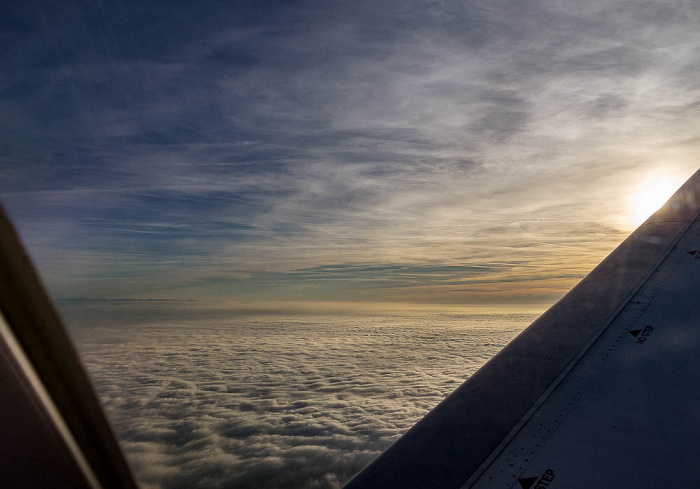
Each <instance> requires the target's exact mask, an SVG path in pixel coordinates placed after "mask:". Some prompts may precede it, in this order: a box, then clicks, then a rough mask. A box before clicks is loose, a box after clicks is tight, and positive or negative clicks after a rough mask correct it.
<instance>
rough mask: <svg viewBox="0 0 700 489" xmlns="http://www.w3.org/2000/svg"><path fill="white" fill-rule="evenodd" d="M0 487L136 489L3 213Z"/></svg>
mask: <svg viewBox="0 0 700 489" xmlns="http://www.w3.org/2000/svg"><path fill="white" fill-rule="evenodd" d="M0 486H2V487H7V488H18V489H19V488H28V489H29V488H32V489H33V488H71V489H117V488H119V489H136V484H135V483H134V480H133V478H132V476H131V474H130V472H129V469H128V467H127V465H126V462H125V460H124V457H123V455H122V453H121V451H120V449H119V446H118V444H117V442H116V439H115V437H114V435H113V434H112V431H111V428H110V427H109V424H108V423H107V420H106V418H105V416H104V414H103V411H102V408H101V407H100V404H99V402H98V400H97V397H96V395H95V394H94V392H93V390H92V387H91V385H90V382H89V380H88V377H87V375H86V374H85V371H84V370H83V368H82V366H81V364H80V361H79V359H78V356H77V354H76V352H75V350H74V349H73V346H72V344H71V342H70V340H69V338H68V335H67V334H66V331H65V329H64V328H63V326H62V324H61V321H60V319H59V317H58V314H57V313H56V311H55V310H54V308H53V306H52V305H51V301H50V300H49V299H48V297H47V295H46V293H45V291H44V290H43V288H42V286H41V284H40V283H39V279H38V277H37V275H36V273H35V272H34V269H33V267H32V266H31V263H30V261H29V258H28V257H27V256H26V254H25V253H24V251H23V248H22V246H21V244H20V242H19V240H18V238H17V235H16V233H15V231H14V229H13V228H12V225H11V224H10V222H9V220H8V219H7V217H6V216H5V214H4V212H3V210H2V208H0Z"/></svg>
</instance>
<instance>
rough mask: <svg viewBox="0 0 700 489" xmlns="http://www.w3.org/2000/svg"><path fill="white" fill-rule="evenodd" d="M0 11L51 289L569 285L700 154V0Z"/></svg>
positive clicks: (192, 292)
mask: <svg viewBox="0 0 700 489" xmlns="http://www.w3.org/2000/svg"><path fill="white" fill-rule="evenodd" d="M3 9H4V11H3V14H2V32H3V40H4V45H5V46H6V48H5V49H4V50H3V53H2V55H1V56H2V57H3V63H2V68H1V69H2V76H1V77H0V111H1V112H0V137H1V138H2V141H3V148H2V151H1V153H0V198H2V199H3V202H4V203H5V205H6V206H7V207H8V210H9V211H10V213H11V215H12V217H13V218H14V219H15V221H16V222H17V224H18V226H19V228H20V230H21V232H22V235H23V237H24V239H25V241H26V242H27V243H28V245H29V247H30V250H31V252H32V254H33V255H34V257H35V258H36V259H37V261H38V262H39V265H40V269H41V271H42V274H43V276H44V278H45V279H46V281H47V282H48V285H49V288H50V289H51V291H52V293H53V294H54V296H56V297H86V298H90V297H112V298H115V297H116V298H123V297H131V298H149V297H169V298H198V299H205V298H220V299H227V300H328V301H339V300H340V301H342V300H363V301H364V300H386V301H410V302H451V303H462V302H464V303H480V302H528V301H544V302H547V301H552V300H554V299H555V298H556V297H558V296H560V295H561V294H562V293H563V292H565V291H566V290H567V289H568V288H569V287H570V286H571V285H573V284H574V283H575V282H576V281H577V280H578V279H579V278H580V277H581V276H583V275H584V274H585V273H586V272H587V271H588V270H589V269H590V268H591V267H592V266H594V265H595V264H596V263H597V262H598V261H599V260H600V259H601V258H602V257H604V256H605V254H606V253H608V252H609V251H611V250H612V249H613V248H614V247H615V245H616V244H617V243H619V242H620V241H621V240H622V239H623V238H624V236H625V235H626V234H628V233H629V232H630V231H631V230H632V229H633V228H634V226H635V225H636V224H637V223H638V222H639V220H643V219H644V218H645V216H643V214H646V213H647V212H648V210H649V209H644V210H642V208H641V205H636V207H635V204H630V202H631V199H632V200H633V199H634V195H636V194H637V192H639V191H640V189H642V188H644V186H645V185H647V182H648V181H649V180H648V179H649V176H650V175H654V174H655V172H659V171H661V170H663V171H662V173H663V174H664V175H665V177H664V178H667V179H669V180H668V181H669V182H671V183H670V185H676V182H678V183H680V182H682V181H684V180H685V179H686V178H687V177H689V176H690V175H691V174H692V173H693V172H694V170H695V169H696V168H697V166H698V145H699V143H700V129H699V128H700V124H699V122H700V121H699V120H698V119H699V118H700V115H699V114H700V113H699V112H698V110H697V107H698V104H699V103H700V83H698V80H700V59H699V58H700V54H698V53H700V49H699V48H700V35H699V34H698V29H697V25H698V20H699V19H700V6H698V4H697V3H696V2H691V1H671V2H669V1H658V2H655V1H650V2H644V3H639V2H632V1H593V2H586V3H585V4H582V3H581V2H574V1H526V2H522V1H518V2H506V1H495V2H493V1H489V2H427V1H426V2H415V1H372V2H363V1H360V2H351V3H347V2H235V3H234V4H231V3H230V2H221V3H219V2H213V1H212V2H203V3H201V2H198V3H197V4H196V5H195V4H190V3H187V2H183V3H181V4H180V3H177V2H168V3H167V4H163V5H158V4H143V3H142V2H133V3H131V2H106V3H100V2H94V3H86V4H72V5H67V6H65V5H63V4H62V5H61V7H60V8H59V7H56V8H55V9H54V8H52V7H49V6H44V7H42V8H39V9H33V8H32V9H30V8H29V7H25V6H24V4H22V3H19V2H15V3H14V4H10V5H9V6H5V7H3ZM669 188H670V187H669ZM654 192H655V194H656V193H658V195H661V193H663V194H664V195H666V193H667V190H664V191H663V192H661V191H660V190H659V191H656V190H655V191H654ZM642 200H644V201H645V202H646V201H650V200H651V199H649V198H646V197H642Z"/></svg>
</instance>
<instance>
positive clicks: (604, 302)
mask: <svg viewBox="0 0 700 489" xmlns="http://www.w3.org/2000/svg"><path fill="white" fill-rule="evenodd" d="M699 207H700V171H699V172H697V173H696V174H695V175H693V176H692V177H691V178H690V179H689V180H688V181H687V182H686V183H685V184H684V185H683V186H682V187H681V188H680V189H679V190H678V191H677V192H676V194H675V195H674V196H673V197H672V198H671V199H670V200H669V201H668V202H667V203H666V205H665V206H664V207H662V208H661V209H660V210H659V211H658V212H656V214H654V215H653V216H652V217H651V218H649V219H648V220H647V221H646V222H645V223H644V224H643V225H642V226H640V227H639V228H638V229H637V230H636V231H635V232H634V233H633V234H632V235H630V236H629V237H628V238H627V239H626V240H625V241H624V242H623V243H622V244H621V245H620V246H619V247H618V248H617V249H616V250H615V251H613V252H612V253H611V254H610V255H609V256H608V257H607V258H606V259H605V260H604V261H603V262H601V263H600V265H598V266H597V267H596V268H595V269H594V270H593V271H591V272H590V273H589V274H588V275H587V276H586V277H585V278H584V279H583V280H582V281H581V282H580V283H579V284H578V285H577V286H576V287H574V288H573V289H572V290H571V291H570V292H569V293H568V294H567V295H566V296H564V297H563V298H562V299H561V300H560V301H559V302H557V303H556V304H555V305H554V306H552V307H551V308H550V309H549V310H548V311H547V312H545V313H544V314H543V315H542V316H541V317H540V318H538V319H537V320H536V321H535V322H534V323H533V324H532V325H530V326H529V327H528V328H527V329H526V330H524V331H523V332H522V333H521V334H520V335H519V336H518V337H517V338H516V339H514V340H513V341H512V342H511V343H510V344H509V345H508V346H506V347H505V348H504V349H503V350H502V351H501V352H500V353H499V354H498V355H496V356H495V357H494V358H493V359H492V360H490V361H489V362H488V363H487V364H486V365H484V366H483V367H482V368H481V369H480V370H479V371H478V372H476V373H475V374H474V375H473V376H472V377H471V378H469V379H468V380H467V381H466V382H465V383H464V384H463V385H462V386H460V387H459V388H458V389H457V390H456V391H455V392H454V393H452V394H451V395H450V396H449V397H447V398H446V399H445V400H444V401H443V402H442V403H440V404H439V405H438V406H437V407H436V408H434V409H433V410H432V411H431V412H430V413H429V414H428V415H426V417H425V418H423V419H422V420H421V421H420V422H418V423H417V424H416V425H415V426H414V427H413V428H412V429H411V430H409V431H408V432H407V433H406V434H405V435H404V436H403V437H402V438H400V439H399V440H398V441H397V442H396V443H395V444H394V445H392V446H391V447H390V448H389V449H388V450H387V451H386V452H384V453H383V454H382V455H380V456H379V457H378V458H377V459H376V460H375V461H374V462H373V463H371V464H370V465H369V466H368V467H366V468H365V469H364V470H363V471H362V472H360V473H359V474H358V475H357V476H356V477H355V478H354V479H353V480H351V481H350V482H349V483H348V484H347V485H346V489H370V488H377V489H378V488H382V489H389V488H401V489H410V488H442V489H451V488H454V489H460V488H462V489H467V488H480V489H481V488H517V489H530V488H534V489H542V488H547V489H557V488H567V489H576V488H582V489H583V488H586V489H590V488H591V487H616V488H622V489H624V488H644V487H694V486H695V485H697V460H698V455H699V452H700V389H697V377H698V373H700V222H699V220H698V210H699Z"/></svg>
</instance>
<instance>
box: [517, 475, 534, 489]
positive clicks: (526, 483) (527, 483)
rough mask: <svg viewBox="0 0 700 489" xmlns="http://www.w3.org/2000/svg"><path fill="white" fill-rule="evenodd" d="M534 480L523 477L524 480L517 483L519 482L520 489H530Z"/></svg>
mask: <svg viewBox="0 0 700 489" xmlns="http://www.w3.org/2000/svg"><path fill="white" fill-rule="evenodd" d="M536 480H537V477H525V478H524V479H518V482H520V487H522V488H523V489H530V488H531V487H532V485H533V484H534V483H535V481H536Z"/></svg>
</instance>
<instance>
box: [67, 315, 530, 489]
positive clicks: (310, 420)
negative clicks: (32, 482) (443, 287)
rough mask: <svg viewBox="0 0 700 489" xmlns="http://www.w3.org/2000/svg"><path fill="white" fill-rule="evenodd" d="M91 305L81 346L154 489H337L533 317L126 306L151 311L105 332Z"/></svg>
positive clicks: (82, 322) (144, 479) (140, 473)
mask: <svg viewBox="0 0 700 489" xmlns="http://www.w3.org/2000/svg"><path fill="white" fill-rule="evenodd" d="M80 307H82V309H78V311H79V312H78V313H76V310H73V317H74V319H75V323H76V324H77V326H76V327H75V328H74V334H75V338H76V340H77V342H78V346H79V349H80V350H81V353H82V355H83V359H84V361H85V364H86V366H87V367H88V370H89V371H90V373H91V376H92V378H93V379H94V382H95V384H96V387H97V390H98V392H99V394H100V397H101V398H102V400H103V402H104V404H105V407H106V409H107V411H108V413H109V414H110V416H111V418H112V421H113V424H114V426H115V429H116V431H117V433H118V435H119V438H120V440H121V442H122V446H123V447H124V450H125V451H126V453H127V455H128V458H129V460H130V462H131V464H132V467H133V469H134V471H135V473H136V476H137V478H138V479H139V482H140V483H141V485H142V487H143V488H144V489H148V488H153V489H155V488H163V489H175V488H187V487H193V488H194V487H201V488H233V487H236V488H239V489H241V488H256V489H263V488H279V489H282V488H290V489H291V488H295V489H305V488H327V489H331V488H338V487H339V486H340V485H342V484H343V483H344V482H346V481H347V480H348V479H349V478H350V477H351V476H352V475H353V474H354V473H356V472H357V471H358V470H360V469H361V468H362V467H363V466H364V465H366V464H367V463H368V462H369V461H370V460H371V459H372V458H374V457H375V456H376V455H378V454H379V453H380V452H381V451H382V450H384V449H385V448H386V447H387V446H388V445H389V444H390V443H391V442H392V441H394V440H396V439H397V438H398V437H399V436H400V435H401V434H402V433H403V432H405V431H406V430H407V429H408V428H409V427H410V426H412V425H413V424H414V423H415V422H416V421H418V419H420V418H421V417H422V416H423V415H425V414H426V413H427V412H428V410H430V409H431V408H433V407H434V406H435V405H436V404H437V403H438V402H439V401H441V400H442V399H443V398H444V397H445V396H446V395H447V394H449V393H450V392H452V391H453V390H454V389H455V388H456V387H457V386H459V385H460V384H461V383H462V382H463V381H464V380H465V379H466V378H467V377H468V376H469V375H470V374H471V373H473V372H474V371H475V370H476V369H477V368H478V367H479V366H480V365H481V364H483V363H484V362H485V361H486V360H488V359H489V358H490V357H491V356H492V355H493V354H494V353H496V352H497V351H498V350H499V349H500V348H502V347H503V346H505V344H506V343H507V342H508V341H509V340H510V339H511V338H512V337H514V336H515V335H516V334H517V333H518V332H519V331H520V330H521V329H522V328H523V327H524V326H526V325H527V324H528V323H529V322H530V321H531V320H532V319H533V317H532V316H530V315H522V314H516V315H486V314H481V315H479V314H457V313H449V314H437V313H424V314H419V315H412V316H406V315H380V314H377V315H356V316H338V315H336V316H313V315H312V316H299V315H297V316H270V315H267V316H265V315H250V316H239V317H234V318H232V319H228V320H222V319H221V318H217V316H218V314H219V313H211V312H207V311H200V312H199V313H198V314H197V319H194V318H191V319H189V320H182V319H179V320H178V319H166V318H163V317H162V315H161V316H160V317H158V315H157V314H156V315H153V313H154V312H155V311H156V309H157V308H158V307H159V306H156V305H154V304H150V305H146V304H140V305H138V306H136V305H124V304H122V305H119V306H116V305H113V306H111V307H113V308H114V307H121V308H127V307H128V308H134V307H138V308H139V310H142V313H143V312H144V311H145V312H146V314H141V318H142V319H141V321H137V322H135V323H134V322H132V321H125V320H123V322H122V323H121V324H119V323H112V324H111V325H108V324H106V323H105V322H104V321H101V320H99V319H97V318H98V317H99V316H100V314H102V317H104V311H102V312H101V313H99V314H97V316H95V315H93V316H92V317H89V316H88V315H86V314H85V311H86V310H89V309H85V306H84V305H83V306H80ZM101 307H104V306H101ZM80 311H82V312H80ZM95 311H98V309H93V313H94V312H95ZM148 311H151V313H152V314H151V315H149V314H148ZM132 313H133V311H132ZM229 314H230V315H231V312H229ZM76 317H79V318H82V319H76ZM110 317H112V318H114V317H115V315H114V314H113V311H112V312H111V313H110Z"/></svg>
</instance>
